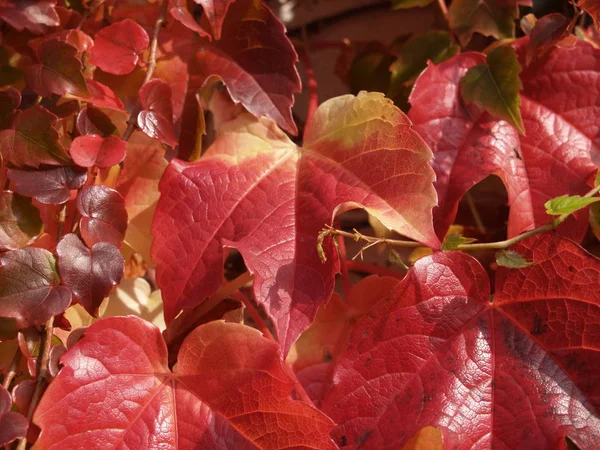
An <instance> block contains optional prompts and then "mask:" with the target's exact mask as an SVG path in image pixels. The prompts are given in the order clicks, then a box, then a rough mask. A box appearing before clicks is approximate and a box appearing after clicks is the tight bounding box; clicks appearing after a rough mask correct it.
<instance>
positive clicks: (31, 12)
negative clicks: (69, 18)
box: [0, 0, 60, 34]
mask: <svg viewBox="0 0 600 450" xmlns="http://www.w3.org/2000/svg"><path fill="white" fill-rule="evenodd" d="M55 5H56V0H5V1H3V2H2V5H1V6H0V19H2V20H5V21H6V22H8V24H9V25H10V26H12V27H13V28H16V29H17V30H19V31H22V30H24V29H28V30H29V31H31V32H32V33H35V34H43V33H45V32H47V31H48V27H56V26H58V25H59V24H60V22H59V18H58V14H57V13H56V10H55V9H54V8H55Z"/></svg>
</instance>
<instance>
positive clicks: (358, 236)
mask: <svg viewBox="0 0 600 450" xmlns="http://www.w3.org/2000/svg"><path fill="white" fill-rule="evenodd" d="M598 192H600V185H598V186H596V187H595V188H593V189H592V190H590V191H589V192H588V193H587V194H585V195H584V196H583V197H584V198H590V197H593V196H594V195H596V194H597V193H598ZM570 215H571V213H565V214H562V215H560V216H558V217H557V218H555V219H554V220H552V222H550V223H547V224H545V225H542V226H540V227H538V228H535V229H533V230H530V231H527V232H525V233H523V234H520V235H518V236H515V237H513V238H510V239H506V240H504V241H498V242H482V243H476V244H462V245H459V246H457V247H456V248H455V250H488V249H490V250H502V249H505V248H508V247H510V246H511V245H514V244H516V243H517V242H520V241H522V240H523V239H527V238H529V237H532V236H535V235H536V234H540V233H544V232H546V231H552V230H554V229H556V228H557V227H558V226H559V225H560V224H561V223H563V222H564V221H565V220H567V218H568V217H569V216H570ZM326 236H343V237H348V238H351V239H354V240H355V241H357V242H358V241H363V242H366V243H367V244H368V246H371V245H375V244H387V245H390V246H393V247H404V248H415V247H423V244H421V243H420V242H416V241H403V240H398V239H386V238H378V237H375V236H366V235H364V234H362V233H360V232H358V231H357V230H356V229H355V230H353V232H352V233H350V232H347V231H343V230H337V229H335V228H333V227H327V228H324V229H323V230H321V232H320V233H319V237H318V240H317V251H318V253H319V256H320V257H321V260H322V261H326V260H327V258H326V256H325V254H324V251H323V239H325V237H326Z"/></svg>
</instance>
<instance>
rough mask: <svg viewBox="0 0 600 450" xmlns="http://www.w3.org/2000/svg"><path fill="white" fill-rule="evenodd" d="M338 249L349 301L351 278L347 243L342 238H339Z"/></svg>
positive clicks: (346, 297) (346, 296)
mask: <svg viewBox="0 0 600 450" xmlns="http://www.w3.org/2000/svg"><path fill="white" fill-rule="evenodd" d="M337 247H338V248H339V249H340V269H341V272H342V282H343V283H344V297H345V299H346V301H348V299H349V298H350V278H348V260H347V259H346V258H347V254H346V243H345V242H344V238H343V237H342V236H337Z"/></svg>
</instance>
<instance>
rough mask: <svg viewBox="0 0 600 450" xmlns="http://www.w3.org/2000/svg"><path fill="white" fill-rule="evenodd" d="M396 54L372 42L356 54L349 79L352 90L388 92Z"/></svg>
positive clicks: (356, 92) (354, 91) (354, 92)
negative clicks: (391, 67)
mask: <svg viewBox="0 0 600 450" xmlns="http://www.w3.org/2000/svg"><path fill="white" fill-rule="evenodd" d="M392 62H394V55H392V54H391V53H390V52H389V50H388V49H387V48H386V47H384V46H382V45H381V44H379V43H376V42H372V43H370V44H368V45H367V46H366V47H365V49H364V50H363V51H362V52H360V53H359V54H358V55H356V58H354V61H352V64H351V66H350V71H349V73H348V81H349V83H350V92H352V93H353V94H358V93H359V92H360V91H369V92H382V93H386V92H387V91H388V89H389V86H390V78H391V75H390V70H389V68H390V65H391V64H392Z"/></svg>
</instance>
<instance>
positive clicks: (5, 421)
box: [0, 386, 29, 445]
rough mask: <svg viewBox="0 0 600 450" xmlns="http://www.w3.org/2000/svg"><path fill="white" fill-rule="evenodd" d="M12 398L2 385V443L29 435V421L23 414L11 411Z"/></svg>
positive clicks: (0, 421)
mask: <svg viewBox="0 0 600 450" xmlns="http://www.w3.org/2000/svg"><path fill="white" fill-rule="evenodd" d="M11 408H12V398H11V396H10V394H9V392H8V391H7V390H6V388H5V387H4V386H0V445H7V444H10V443H11V442H13V441H14V440H15V439H19V438H22V437H25V436H27V429H28V428H29V421H28V420H27V418H26V417H25V416H24V415H23V414H19V413H18V412H13V411H11Z"/></svg>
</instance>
